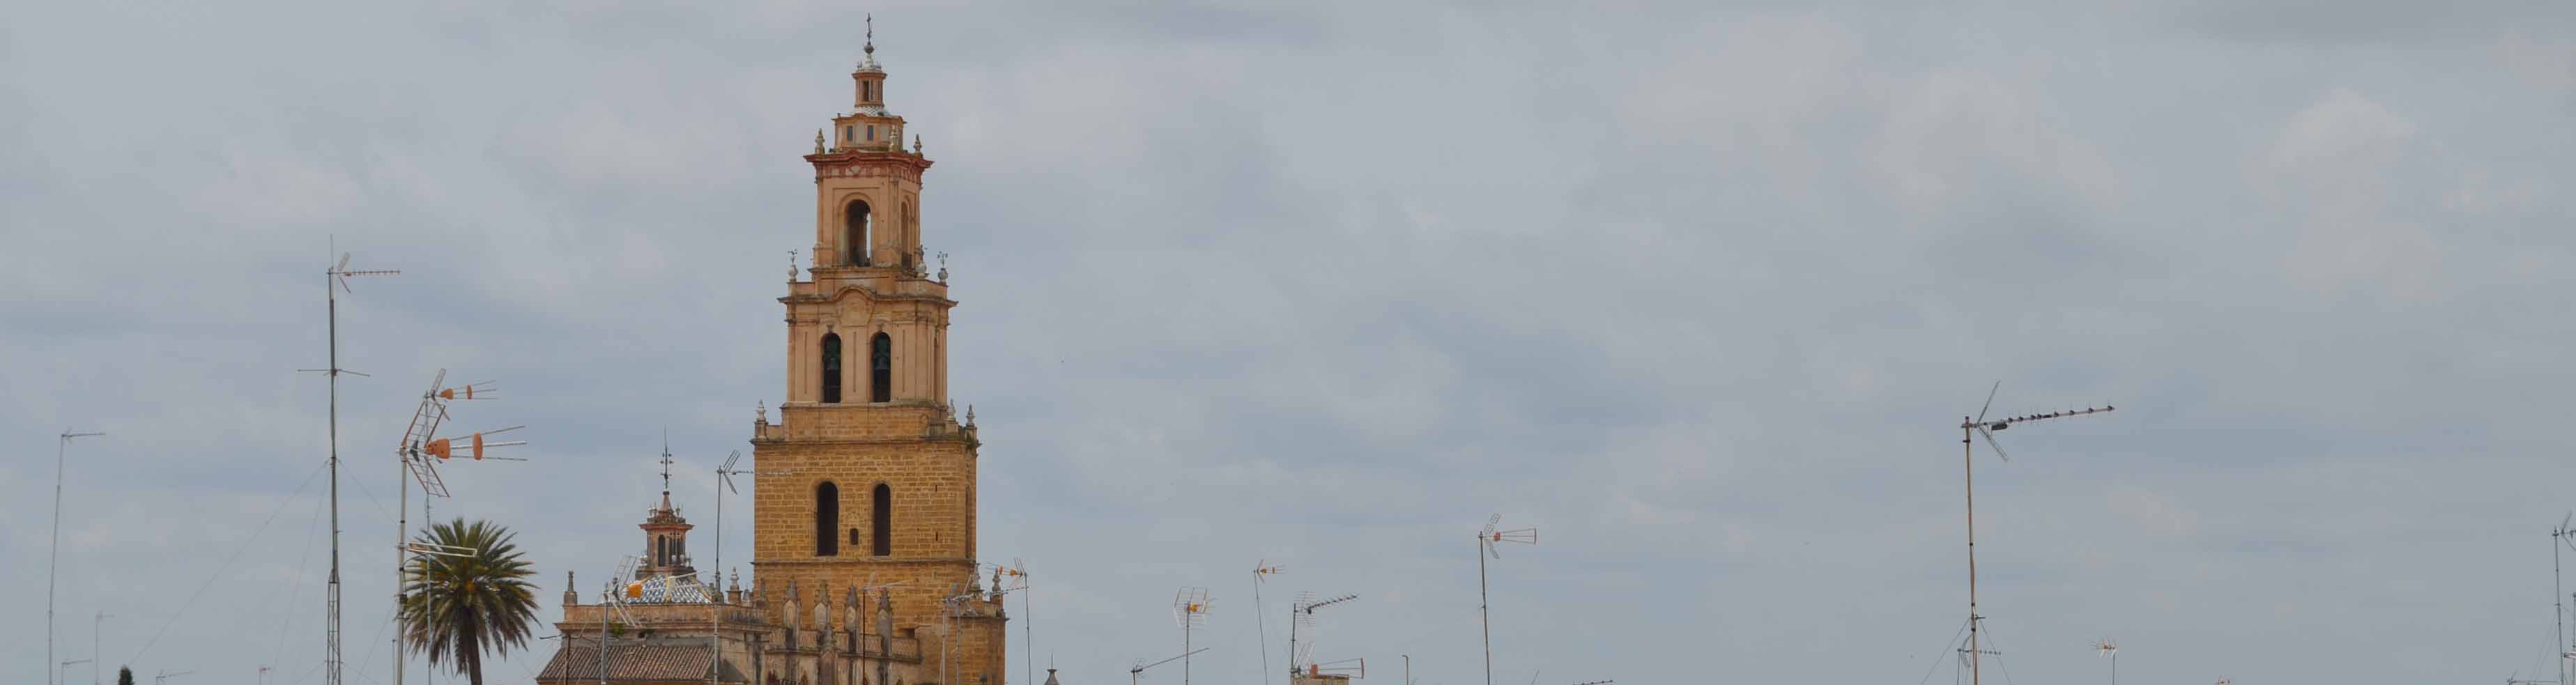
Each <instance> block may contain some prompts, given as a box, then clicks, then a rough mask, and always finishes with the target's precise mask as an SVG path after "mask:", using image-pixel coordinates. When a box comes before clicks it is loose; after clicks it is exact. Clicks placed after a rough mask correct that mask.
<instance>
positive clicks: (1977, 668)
mask: <svg viewBox="0 0 2576 685" xmlns="http://www.w3.org/2000/svg"><path fill="white" fill-rule="evenodd" d="M2003 387H2004V382H2003V381H1995V384H1994V386H1993V387H1989V388H1987V389H1986V404H1985V406H1982V407H1978V408H1977V416H1976V418H1966V417H1961V419H1960V420H1959V450H1960V452H1959V459H1960V463H1961V464H1962V467H1963V468H1964V469H1965V470H1966V473H1967V486H1968V642H1967V646H1965V647H1963V648H1961V649H1960V650H1959V655H1960V656H1961V657H1963V658H1965V659H1967V661H1968V683H1969V685H1982V684H1983V681H1982V680H1980V678H1979V676H1981V675H1983V670H1984V669H1983V666H1984V662H1985V659H1984V657H1985V655H1988V654H1996V655H1998V656H2000V655H2001V654H2000V653H1998V652H1995V651H1993V650H1988V649H1984V648H1981V647H1979V646H1978V639H1977V637H1978V635H1979V634H1980V633H1983V632H1985V627H1984V626H1983V625H1982V622H1983V621H1984V620H1985V617H1984V616H1980V615H1978V614H1977V460H1976V447H1977V446H1976V442H1975V439H1976V438H1979V437H1982V438H1985V440H1986V446H1987V447H1990V448H1993V449H1994V451H1995V457H1996V458H1998V459H2002V460H2004V461H2006V462H2010V461H2012V457H2010V456H2007V455H2005V454H2004V446H2003V445H2002V444H1999V443H1996V442H1995V433H1994V432H1995V431H1999V430H2003V429H2006V428H2011V427H2012V426H2013V424H2018V423H2029V422H2032V421H2043V420H2047V419H2062V418H2067V417H2073V416H2084V415H2087V414H2099V413H2103V412H2107V411H2111V405H2107V404H2106V405H2102V407H2101V408H2099V409H2095V408H2092V407H2086V408H2084V409H2079V410H2069V411H2053V412H2048V413H2045V414H2029V415H2024V416H2015V417H2011V418H2004V419H1996V420H1993V421H1988V420H1986V411H1987V410H1989V409H1993V408H1994V406H1995V392H1996V391H1998V390H2002V389H2003Z"/></svg>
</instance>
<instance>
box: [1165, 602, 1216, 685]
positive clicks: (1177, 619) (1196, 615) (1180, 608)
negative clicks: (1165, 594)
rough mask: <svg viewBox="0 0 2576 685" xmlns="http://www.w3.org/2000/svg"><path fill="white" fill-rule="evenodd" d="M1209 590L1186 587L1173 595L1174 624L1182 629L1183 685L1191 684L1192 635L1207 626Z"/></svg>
mask: <svg viewBox="0 0 2576 685" xmlns="http://www.w3.org/2000/svg"><path fill="white" fill-rule="evenodd" d="M1207 615H1208V589H1207V588H1203V587H1185V588H1181V589H1180V591H1179V592H1174V593H1172V623H1173V624H1174V625H1178V626H1180V627H1181V657H1180V658H1181V685H1189V683H1190V655H1191V654H1196V653H1197V652H1196V651H1193V650H1191V649H1190V633H1193V632H1196V631H1197V630H1198V628H1199V626H1203V625H1207Z"/></svg>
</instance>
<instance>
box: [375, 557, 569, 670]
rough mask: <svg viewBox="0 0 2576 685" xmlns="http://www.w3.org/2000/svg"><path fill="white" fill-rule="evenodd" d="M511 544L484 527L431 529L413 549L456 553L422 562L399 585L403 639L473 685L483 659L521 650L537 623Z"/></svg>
mask: <svg viewBox="0 0 2576 685" xmlns="http://www.w3.org/2000/svg"><path fill="white" fill-rule="evenodd" d="M513 537H516V535H515V534H513V533H511V532H509V530H508V529H505V528H502V527H500V526H498V525H494V524H493V523H492V522H490V521H476V522H474V523H473V524H471V525H469V524H467V523H466V522H465V519H462V518H460V519H456V521H455V522H452V523H434V524H430V526H429V527H428V528H427V529H425V530H423V531H422V535H421V537H419V538H417V541H418V542H422V543H427V544H430V545H438V546H440V547H439V548H444V549H447V550H453V551H455V552H456V553H457V554H456V555H455V556H449V555H444V554H431V555H424V556H422V557H421V559H420V560H419V561H417V562H414V563H413V564H412V565H411V567H410V568H409V569H407V571H406V573H405V574H404V575H405V578H404V581H403V597H402V617H403V624H404V626H405V627H406V632H405V634H404V637H403V640H404V642H406V643H409V644H410V645H411V646H412V647H413V648H415V649H419V650H422V651H423V652H425V653H427V654H428V655H429V662H430V663H433V664H448V665H452V666H454V667H455V668H456V672H458V673H463V674H465V675H466V677H467V678H468V679H470V680H471V681H472V682H473V685H483V654H484V653H485V652H492V653H496V654H497V653H505V652H507V651H508V650H511V649H515V648H519V647H525V646H527V641H528V626H529V625H530V624H533V623H535V622H536V620H537V599H536V594H535V592H534V587H535V586H533V585H530V584H528V582H527V580H526V578H527V577H528V576H529V575H530V574H531V573H533V572H532V571H530V570H529V567H528V562H527V561H525V560H523V559H521V557H520V554H519V547H518V546H517V545H513V544H510V539H511V538H513Z"/></svg>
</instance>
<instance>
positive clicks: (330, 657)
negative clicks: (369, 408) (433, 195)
mask: <svg viewBox="0 0 2576 685" xmlns="http://www.w3.org/2000/svg"><path fill="white" fill-rule="evenodd" d="M398 273H402V272H400V271H392V270H375V271H352V270H350V269H349V255H348V254H347V253H342V254H341V255H340V263H338V264H335V265H332V266H331V268H330V269H328V270H325V271H323V272H322V296H323V304H324V307H325V310H324V311H325V316H326V317H327V318H326V319H325V321H327V328H328V335H329V347H330V357H329V359H330V363H331V366H330V368H326V369H304V370H305V371H320V372H322V373H323V375H326V376H329V377H330V381H329V383H330V388H331V404H330V417H331V419H330V426H331V428H330V435H331V458H330V461H329V464H330V467H331V577H330V581H329V582H328V583H327V587H328V589H327V590H325V591H324V592H325V596H326V597H327V598H328V599H327V600H326V604H328V605H329V608H328V609H327V611H328V613H329V618H328V619H327V626H328V627H327V628H325V629H324V633H325V637H324V639H323V643H324V646H323V652H322V662H323V665H324V668H323V676H324V677H323V685H340V666H341V660H340V374H343V373H350V374H356V375H360V376H364V375H366V374H363V373H358V372H355V371H350V370H347V369H343V368H340V291H342V290H347V289H348V288H349V277H350V276H385V275H393V274H398ZM395 663H401V661H400V660H399V659H397V660H396V662H395Z"/></svg>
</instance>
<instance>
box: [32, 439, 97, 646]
mask: <svg viewBox="0 0 2576 685" xmlns="http://www.w3.org/2000/svg"><path fill="white" fill-rule="evenodd" d="M100 435H106V433H74V432H72V431H71V430H70V429H64V430H63V434H62V435H61V436H59V437H60V438H61V440H62V441H61V442H57V443H54V537H53V542H52V543H50V546H49V547H47V548H46V550H47V551H46V552H45V663H46V667H47V668H48V669H53V668H57V667H55V666H53V665H52V664H53V661H54V564H55V562H56V561H57V559H58V558H59V557H61V556H62V548H63V451H64V450H66V449H70V448H71V445H72V438H87V437H93V436H100ZM90 632H91V634H92V636H93V639H92V640H91V641H92V642H96V640H95V639H94V638H95V635H96V634H97V632H98V631H97V630H95V629H93V630H91V631H90ZM90 651H91V652H92V653H91V654H90V656H93V657H94V656H98V655H97V654H96V652H97V651H98V648H97V647H96V646H92V647H90ZM90 670H92V671H95V670H98V667H96V666H92V667H90ZM90 679H91V680H97V679H98V678H97V677H96V676H92V677H91V678H90Z"/></svg>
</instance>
